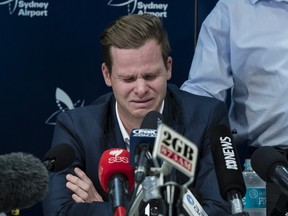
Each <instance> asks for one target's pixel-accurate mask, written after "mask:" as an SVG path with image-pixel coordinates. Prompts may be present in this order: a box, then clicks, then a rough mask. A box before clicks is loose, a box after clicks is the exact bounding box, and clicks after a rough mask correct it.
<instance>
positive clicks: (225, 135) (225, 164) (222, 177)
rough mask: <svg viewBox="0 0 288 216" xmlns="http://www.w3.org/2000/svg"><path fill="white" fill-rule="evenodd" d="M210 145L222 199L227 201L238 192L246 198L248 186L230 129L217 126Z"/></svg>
mask: <svg viewBox="0 0 288 216" xmlns="http://www.w3.org/2000/svg"><path fill="white" fill-rule="evenodd" d="M210 143H211V150H212V157H213V161H214V165H215V171H216V176H217V180H218V185H219V188H220V193H221V196H222V198H223V199H225V200H227V199H228V193H229V192H230V191H237V192H239V193H240V194H241V196H242V197H244V196H245V193H246V186H245V183H244V179H243V175H242V169H241V166H240V162H239V161H240V160H239V157H238V152H237V149H236V146H235V144H234V143H233V137H232V134H231V131H230V129H229V128H228V127H227V126H226V125H223V124H220V125H217V126H216V127H215V129H214V130H213V131H212V133H211V137H210Z"/></svg>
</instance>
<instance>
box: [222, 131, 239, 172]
mask: <svg viewBox="0 0 288 216" xmlns="http://www.w3.org/2000/svg"><path fill="white" fill-rule="evenodd" d="M219 142H220V144H221V146H222V152H223V156H224V160H225V164H226V169H228V170H229V169H233V170H239V168H238V166H237V161H236V155H235V152H234V150H233V144H232V139H231V138H230V137H229V136H225V137H219Z"/></svg>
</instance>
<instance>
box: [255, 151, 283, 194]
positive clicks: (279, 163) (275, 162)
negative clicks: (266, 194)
mask: <svg viewBox="0 0 288 216" xmlns="http://www.w3.org/2000/svg"><path fill="white" fill-rule="evenodd" d="M251 165H252V168H253V169H254V170H255V172H256V173H257V174H258V175H259V176H260V178H262V179H263V180H264V181H266V182H273V183H276V184H277V185H278V186H279V189H280V190H281V191H282V193H284V194H286V195H288V162H287V159H286V158H285V157H284V155H282V154H281V153H280V152H278V151H277V150H276V149H274V148H273V147H271V146H263V147H261V148H258V149H257V150H256V151H255V152H254V153H253V154H252V156H251Z"/></svg>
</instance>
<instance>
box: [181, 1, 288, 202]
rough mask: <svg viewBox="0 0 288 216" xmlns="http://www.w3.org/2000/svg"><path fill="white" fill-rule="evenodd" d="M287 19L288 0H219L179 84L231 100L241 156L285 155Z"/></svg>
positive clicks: (287, 131) (287, 126)
mask: <svg viewBox="0 0 288 216" xmlns="http://www.w3.org/2000/svg"><path fill="white" fill-rule="evenodd" d="M287 19H288V1H287V0H220V1H219V2H218V3H217V4H216V6H215V7H214V9H213V10H212V11H211V13H210V14H209V15H208V16H207V18H206V19H205V21H204V22H203V24H202V27H201V31H200V33H199V38H198V43H197V47H196V50H195V54H194V57H193V61H192V65H191V69H190V72H189V78H188V80H187V81H185V82H184V83H183V85H182V87H181V89H182V90H185V91H188V92H190V93H193V94H197V95H205V96H210V97H215V98H217V99H220V100H222V101H226V99H227V98H228V99H229V100H230V99H231V105H230V110H229V120H230V124H231V128H232V129H235V132H236V131H237V134H235V141H236V144H237V145H238V148H239V149H241V151H240V152H241V154H240V156H241V159H242V161H244V158H249V157H250V156H251V154H252V153H253V151H254V150H255V149H257V148H259V147H261V146H274V147H275V148H276V149H278V150H279V151H280V152H283V153H284V154H286V155H287V151H288V103H287V101H286V99H285V98H286V97H287V96H286V94H287V91H288V85H287V83H288V58H287V53H288V28H285V27H284V26H286V20H287ZM230 93H231V94H230ZM229 103H230V101H229ZM275 190H276V191H277V188H275ZM273 193H274V192H273ZM276 194H278V192H276ZM276 194H275V196H274V195H273V196H271V195H272V192H271V191H270V186H269V187H268V201H269V202H270V201H271V203H270V204H271V206H272V207H273V206H274V205H275V201H277V198H278V195H276Z"/></svg>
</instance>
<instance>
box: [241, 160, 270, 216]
mask: <svg viewBox="0 0 288 216" xmlns="http://www.w3.org/2000/svg"><path fill="white" fill-rule="evenodd" d="M243 178H244V182H245V185H246V194H245V197H243V205H244V211H246V212H248V213H249V216H266V182H265V181H263V180H262V179H261V178H260V177H259V176H258V175H257V173H256V172H255V171H254V170H253V169H252V167H251V160H250V159H245V164H244V170H243Z"/></svg>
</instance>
